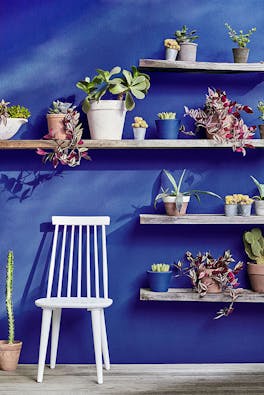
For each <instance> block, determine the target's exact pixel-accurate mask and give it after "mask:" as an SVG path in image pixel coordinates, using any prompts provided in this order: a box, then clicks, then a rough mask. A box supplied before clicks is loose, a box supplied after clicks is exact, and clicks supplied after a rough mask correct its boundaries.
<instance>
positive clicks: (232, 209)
mask: <svg viewBox="0 0 264 395" xmlns="http://www.w3.org/2000/svg"><path fill="white" fill-rule="evenodd" d="M225 215H226V216H227V217H234V216H235V215H238V211H237V204H225Z"/></svg>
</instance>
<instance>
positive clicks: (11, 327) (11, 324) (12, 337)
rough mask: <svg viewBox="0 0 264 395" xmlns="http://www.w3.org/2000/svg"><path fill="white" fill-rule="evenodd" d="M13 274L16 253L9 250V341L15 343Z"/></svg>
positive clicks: (7, 306)
mask: <svg viewBox="0 0 264 395" xmlns="http://www.w3.org/2000/svg"><path fill="white" fill-rule="evenodd" d="M13 275H14V254H13V251H9V252H8V256H7V265H6V311H7V318H8V343H9V344H13V343H14V340H15V319H14V310H13V300H12V299H13Z"/></svg>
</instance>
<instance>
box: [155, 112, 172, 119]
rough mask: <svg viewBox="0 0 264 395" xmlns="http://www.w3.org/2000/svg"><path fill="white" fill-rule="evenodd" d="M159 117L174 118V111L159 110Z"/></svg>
mask: <svg viewBox="0 0 264 395" xmlns="http://www.w3.org/2000/svg"><path fill="white" fill-rule="evenodd" d="M158 117H159V119H176V112H159V113H158Z"/></svg>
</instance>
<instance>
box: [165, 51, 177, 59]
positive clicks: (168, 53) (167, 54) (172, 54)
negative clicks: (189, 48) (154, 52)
mask: <svg viewBox="0 0 264 395" xmlns="http://www.w3.org/2000/svg"><path fill="white" fill-rule="evenodd" d="M177 55H178V51H177V50H176V49H173V48H166V51H165V59H166V60H173V61H174V60H176V58H177Z"/></svg>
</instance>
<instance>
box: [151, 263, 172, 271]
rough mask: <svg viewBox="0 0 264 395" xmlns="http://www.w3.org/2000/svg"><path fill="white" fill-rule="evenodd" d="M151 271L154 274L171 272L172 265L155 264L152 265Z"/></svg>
mask: <svg viewBox="0 0 264 395" xmlns="http://www.w3.org/2000/svg"><path fill="white" fill-rule="evenodd" d="M151 270H152V271H153V272H169V271H170V265H168V264H166V263H154V264H153V265H151Z"/></svg>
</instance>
